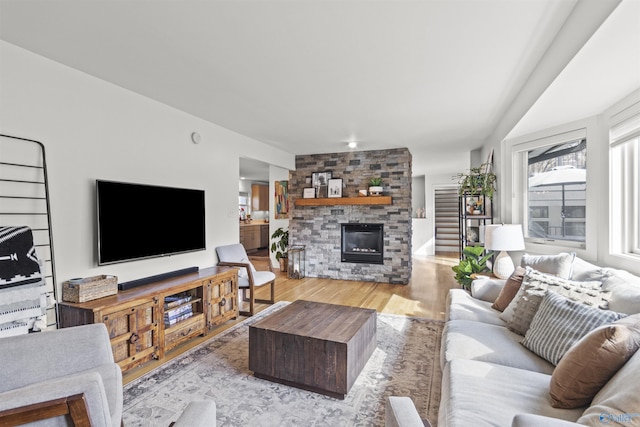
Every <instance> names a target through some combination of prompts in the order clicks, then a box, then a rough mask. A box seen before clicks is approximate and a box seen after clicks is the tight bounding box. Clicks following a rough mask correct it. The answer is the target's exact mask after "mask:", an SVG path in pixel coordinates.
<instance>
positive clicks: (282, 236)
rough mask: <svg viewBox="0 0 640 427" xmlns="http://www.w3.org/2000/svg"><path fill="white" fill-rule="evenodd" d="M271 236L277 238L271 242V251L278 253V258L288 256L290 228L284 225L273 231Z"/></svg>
mask: <svg viewBox="0 0 640 427" xmlns="http://www.w3.org/2000/svg"><path fill="white" fill-rule="evenodd" d="M271 238H272V239H273V240H275V241H274V242H273V243H272V244H271V253H275V254H276V259H277V260H278V261H279V260H280V258H287V247H288V246H289V230H285V229H283V228H282V227H280V228H278V229H277V230H276V231H274V232H273V234H272V235H271Z"/></svg>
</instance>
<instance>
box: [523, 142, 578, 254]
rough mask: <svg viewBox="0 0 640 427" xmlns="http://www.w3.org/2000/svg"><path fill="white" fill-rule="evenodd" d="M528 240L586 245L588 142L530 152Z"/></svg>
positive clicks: (527, 201) (546, 146) (527, 200)
mask: <svg viewBox="0 0 640 427" xmlns="http://www.w3.org/2000/svg"><path fill="white" fill-rule="evenodd" d="M526 157H527V181H526V182H527V184H526V185H527V199H526V203H527V209H526V210H525V211H527V212H528V220H527V224H528V226H527V237H530V238H542V239H545V240H554V241H555V240H562V241H573V242H583V243H584V242H585V238H586V202H587V141H586V139H584V138H581V139H577V140H573V141H568V142H562V143H559V144H552V145H544V146H540V147H537V148H534V149H532V150H529V151H527V156H526Z"/></svg>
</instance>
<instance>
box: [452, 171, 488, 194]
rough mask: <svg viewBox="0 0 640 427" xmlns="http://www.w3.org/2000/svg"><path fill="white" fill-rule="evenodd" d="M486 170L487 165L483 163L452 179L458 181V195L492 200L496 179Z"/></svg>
mask: <svg viewBox="0 0 640 427" xmlns="http://www.w3.org/2000/svg"><path fill="white" fill-rule="evenodd" d="M488 170H489V165H488V164H487V163H483V164H482V165H480V167H477V168H471V169H469V173H459V174H457V175H455V176H454V178H456V179H457V180H458V194H460V195H463V194H469V195H471V196H476V195H478V196H487V197H489V198H493V193H494V192H495V191H496V181H497V177H496V174H494V173H493V172H486V171H488Z"/></svg>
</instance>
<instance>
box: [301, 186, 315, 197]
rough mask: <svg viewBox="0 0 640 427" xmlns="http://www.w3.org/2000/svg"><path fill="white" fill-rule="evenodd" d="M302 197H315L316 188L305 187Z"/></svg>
mask: <svg viewBox="0 0 640 427" xmlns="http://www.w3.org/2000/svg"><path fill="white" fill-rule="evenodd" d="M302 197H303V198H305V199H315V198H316V189H315V188H313V187H310V188H305V189H304V190H302Z"/></svg>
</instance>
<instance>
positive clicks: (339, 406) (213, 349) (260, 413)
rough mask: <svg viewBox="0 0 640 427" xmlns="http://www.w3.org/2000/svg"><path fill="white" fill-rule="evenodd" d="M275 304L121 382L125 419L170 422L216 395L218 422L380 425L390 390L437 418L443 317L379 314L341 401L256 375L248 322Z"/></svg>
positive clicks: (278, 306) (129, 421)
mask: <svg viewBox="0 0 640 427" xmlns="http://www.w3.org/2000/svg"><path fill="white" fill-rule="evenodd" d="M286 304H288V303H286V302H280V303H277V304H275V305H273V306H271V307H269V308H268V309H266V310H264V311H262V312H261V313H259V314H258V315H256V316H254V317H252V318H250V319H247V320H245V321H243V322H241V323H238V324H237V325H235V326H233V327H231V328H229V329H228V330H226V331H224V332H223V333H221V334H219V335H216V336H215V337H213V338H212V339H210V340H208V341H206V342H204V343H202V344H201V345H200V346H198V347H195V348H194V349H192V350H190V351H188V352H186V353H185V354H183V355H181V356H179V357H177V358H176V359H174V360H172V361H170V362H168V363H167V364H165V365H162V366H160V367H159V368H157V369H156V370H154V371H151V372H149V373H148V374H146V375H145V376H142V377H140V378H138V379H137V380H135V381H133V382H131V383H130V384H128V385H127V386H125V388H124V425H125V426H127V427H131V426H159V425H163V426H168V425H169V424H170V423H171V421H174V420H175V419H176V418H177V417H178V416H179V414H180V413H181V412H182V410H183V409H184V408H185V407H186V405H187V404H188V402H190V401H192V400H202V399H211V400H214V401H215V403H216V410H217V425H219V426H383V425H384V419H385V399H386V397H387V396H410V397H411V398H412V399H413V401H414V403H415V404H416V407H417V408H418V412H419V413H420V416H421V417H422V418H427V419H428V420H429V421H430V422H431V424H432V425H433V426H435V425H436V422H437V418H438V405H439V402H440V382H441V371H440V364H439V356H438V354H439V351H440V337H441V335H442V328H443V322H441V321H436V320H430V319H422V318H413V317H406V316H397V315H389V314H378V317H377V319H378V320H377V342H378V343H377V348H376V350H375V351H374V352H373V354H372V355H371V358H370V359H369V361H368V362H367V364H366V365H365V367H364V369H363V370H362V373H361V374H360V376H359V377H358V379H357V380H356V382H355V384H354V385H353V387H352V388H351V391H350V392H349V394H348V395H347V397H346V398H345V399H344V400H338V399H334V398H331V397H327V396H324V395H321V394H317V393H313V392H309V391H305V390H301V389H298V388H295V387H290V386H286V385H282V384H278V383H274V382H271V381H267V380H262V379H259V378H255V377H254V376H253V375H252V372H251V371H250V370H249V369H248V364H249V361H248V359H249V349H248V340H249V325H250V324H251V323H253V322H255V321H257V320H260V319H261V318H263V317H265V316H267V315H269V314H270V313H273V312H274V311H275V310H279V309H281V308H282V307H284V306H285V305H286Z"/></svg>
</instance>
